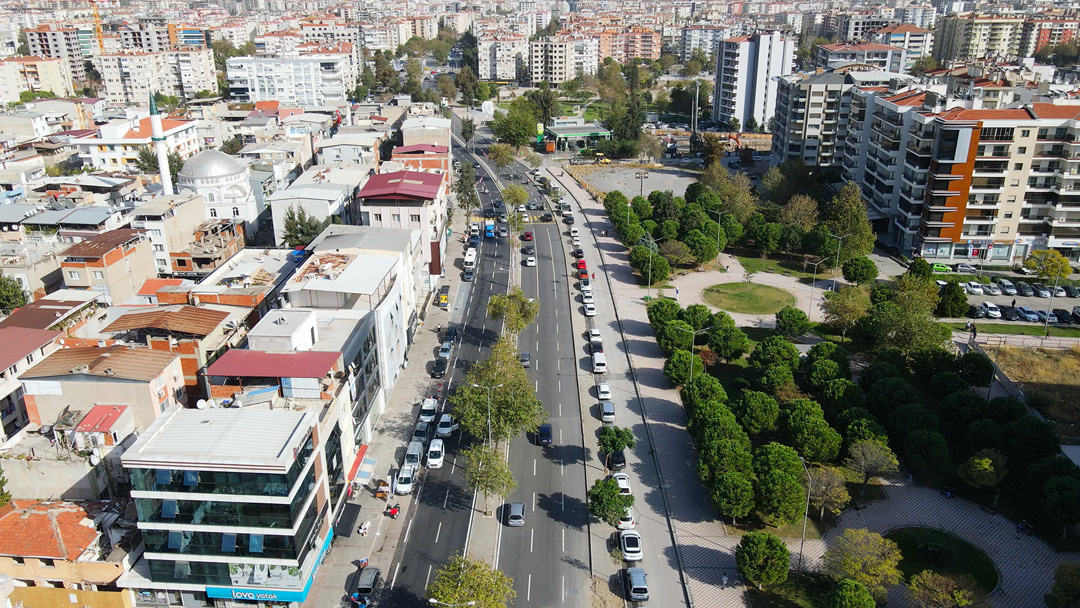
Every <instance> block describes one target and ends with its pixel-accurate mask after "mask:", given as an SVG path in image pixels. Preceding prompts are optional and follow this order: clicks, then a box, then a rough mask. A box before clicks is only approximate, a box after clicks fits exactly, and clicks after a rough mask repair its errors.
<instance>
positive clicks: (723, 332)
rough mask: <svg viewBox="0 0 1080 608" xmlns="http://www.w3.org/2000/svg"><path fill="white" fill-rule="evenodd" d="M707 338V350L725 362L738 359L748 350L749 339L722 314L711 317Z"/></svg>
mask: <svg viewBox="0 0 1080 608" xmlns="http://www.w3.org/2000/svg"><path fill="white" fill-rule="evenodd" d="M708 337H709V339H708V344H709V348H710V349H711V350H712V351H713V352H714V353H716V356H718V357H720V358H721V359H724V360H725V361H732V360H734V359H739V358H741V357H742V356H743V355H744V354H745V353H746V352H747V351H749V350H750V338H749V337H748V336H747V335H746V333H745V332H744V331H743V330H741V329H739V327H738V326H737V325H736V324H735V321H734V320H733V319H732V318H731V317H730V316H728V315H727V313H724V312H718V313H716V315H715V316H714V317H713V328H712V330H711V331H710V332H709V334H708Z"/></svg>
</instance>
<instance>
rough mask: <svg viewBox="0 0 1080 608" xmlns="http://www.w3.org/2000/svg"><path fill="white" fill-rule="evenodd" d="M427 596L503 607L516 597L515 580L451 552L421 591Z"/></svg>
mask: <svg viewBox="0 0 1080 608" xmlns="http://www.w3.org/2000/svg"><path fill="white" fill-rule="evenodd" d="M424 595H426V596H427V597H428V598H431V599H436V600H438V601H439V602H441V603H444V604H450V605H461V606H463V605H465V604H466V603H471V602H476V603H475V604H471V605H473V606H475V608H506V606H507V604H509V603H510V601H511V600H513V599H514V598H515V597H517V592H516V591H514V579H512V578H510V577H509V576H507V575H506V574H505V573H503V572H502V571H501V570H495V569H494V568H492V567H491V566H489V565H487V563H485V562H484V561H483V560H479V559H468V558H465V557H462V556H461V555H457V554H454V555H452V556H450V559H449V560H448V561H447V562H446V564H445V565H443V567H441V568H439V570H438V571H437V572H436V573H435V578H434V580H432V581H431V584H429V585H428V586H427V589H425V590H424Z"/></svg>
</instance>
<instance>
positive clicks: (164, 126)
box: [124, 117, 195, 139]
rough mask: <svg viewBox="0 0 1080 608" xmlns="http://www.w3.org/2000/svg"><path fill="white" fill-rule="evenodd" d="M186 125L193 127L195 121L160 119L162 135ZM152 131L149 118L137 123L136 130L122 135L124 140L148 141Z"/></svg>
mask: <svg viewBox="0 0 1080 608" xmlns="http://www.w3.org/2000/svg"><path fill="white" fill-rule="evenodd" d="M186 125H191V126H194V125H195V121H194V120H189V119H187V118H162V119H161V130H162V132H164V133H168V132H169V131H172V130H173V129H178V128H180V127H183V126H186ZM152 131H153V129H152V128H151V127H150V118H149V117H147V118H143V119H142V120H140V121H139V126H138V127H137V128H134V129H131V130H130V131H128V132H127V133H125V134H124V139H149V138H151V137H153V132H152Z"/></svg>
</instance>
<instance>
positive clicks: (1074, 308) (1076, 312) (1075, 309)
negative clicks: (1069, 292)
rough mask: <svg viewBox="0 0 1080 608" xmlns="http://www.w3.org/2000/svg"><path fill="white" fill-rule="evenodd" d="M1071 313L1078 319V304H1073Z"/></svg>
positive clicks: (1079, 314)
mask: <svg viewBox="0 0 1080 608" xmlns="http://www.w3.org/2000/svg"><path fill="white" fill-rule="evenodd" d="M1072 314H1073V316H1074V317H1076V318H1078V319H1080V306H1073V309H1072Z"/></svg>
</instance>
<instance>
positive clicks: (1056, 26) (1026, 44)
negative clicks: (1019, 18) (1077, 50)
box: [1020, 19, 1080, 57]
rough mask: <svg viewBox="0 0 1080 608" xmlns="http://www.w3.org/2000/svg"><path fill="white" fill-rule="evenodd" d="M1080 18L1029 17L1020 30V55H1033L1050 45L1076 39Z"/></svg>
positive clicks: (1079, 28)
mask: <svg viewBox="0 0 1080 608" xmlns="http://www.w3.org/2000/svg"><path fill="white" fill-rule="evenodd" d="M1077 30H1080V19H1028V20H1027V21H1025V22H1024V26H1023V27H1022V28H1021V30H1020V56H1021V57H1032V56H1034V55H1035V53H1038V52H1039V51H1041V50H1042V49H1044V48H1045V47H1047V46H1050V45H1059V44H1064V43H1066V42H1075V41H1076V32H1077Z"/></svg>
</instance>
